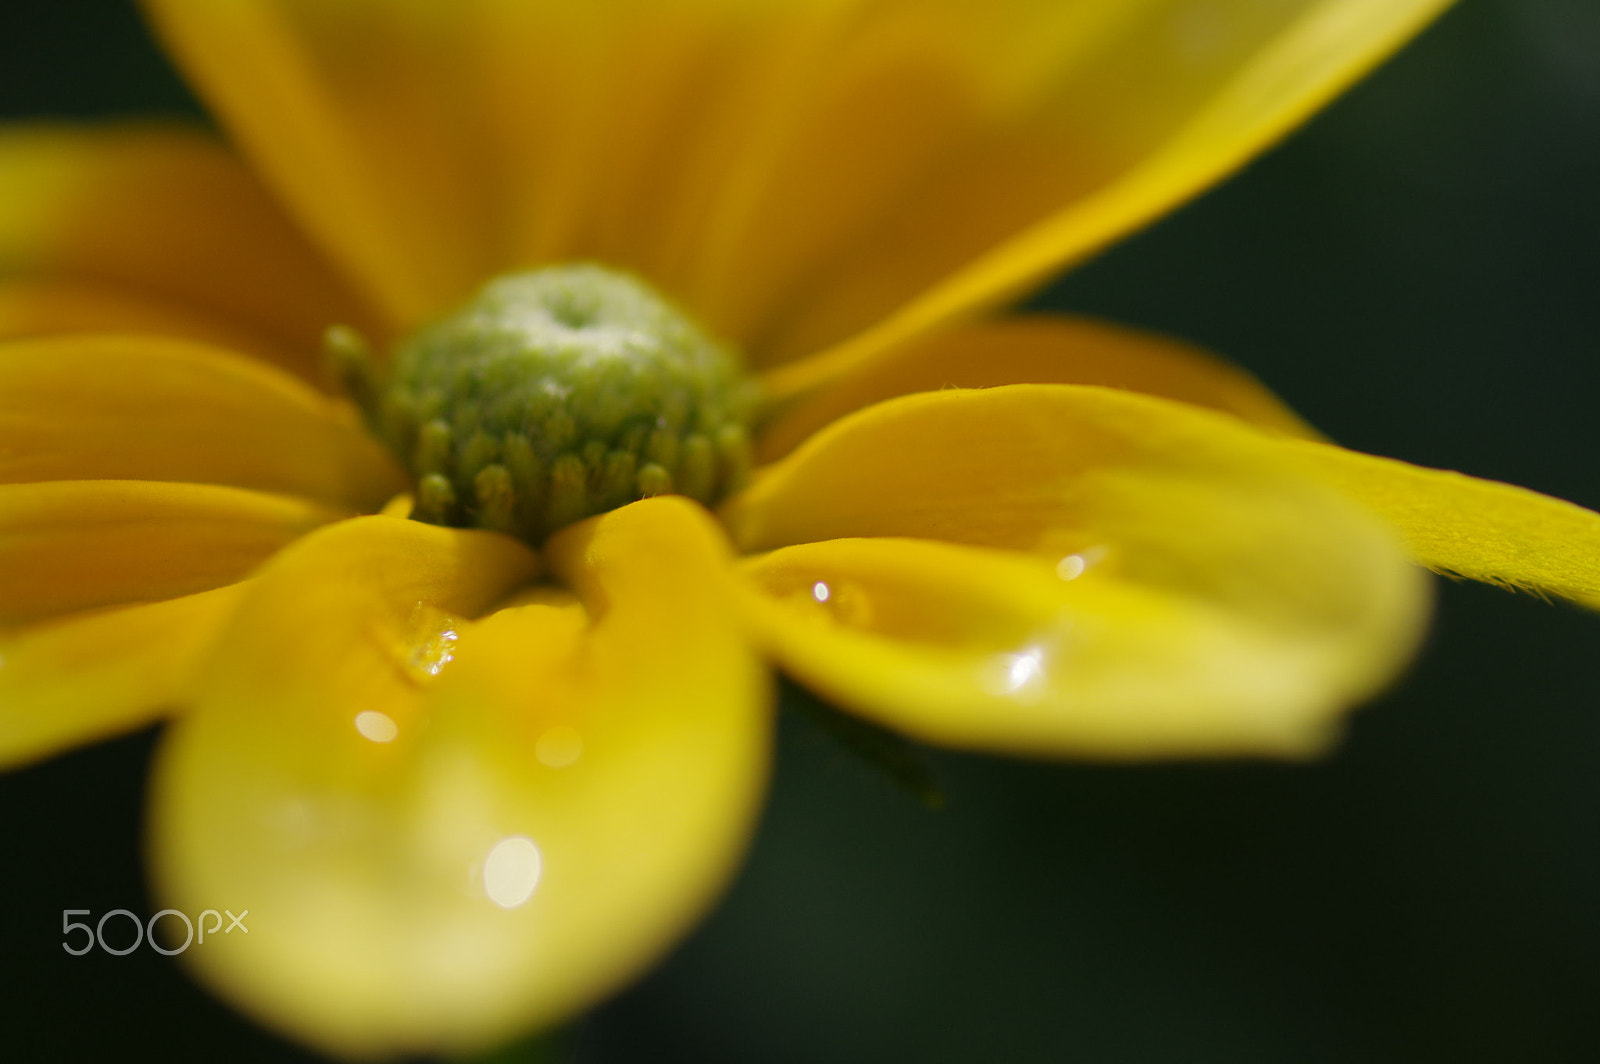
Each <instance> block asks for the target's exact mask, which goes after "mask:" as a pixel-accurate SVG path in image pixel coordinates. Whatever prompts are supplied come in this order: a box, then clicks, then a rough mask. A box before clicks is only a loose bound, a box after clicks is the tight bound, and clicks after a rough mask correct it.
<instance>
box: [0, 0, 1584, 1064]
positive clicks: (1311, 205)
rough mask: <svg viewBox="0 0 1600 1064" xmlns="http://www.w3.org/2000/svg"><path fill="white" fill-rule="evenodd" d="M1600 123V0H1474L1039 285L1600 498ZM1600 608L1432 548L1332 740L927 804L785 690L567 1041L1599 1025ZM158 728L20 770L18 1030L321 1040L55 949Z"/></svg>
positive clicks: (1534, 1035) (1002, 772)
mask: <svg viewBox="0 0 1600 1064" xmlns="http://www.w3.org/2000/svg"><path fill="white" fill-rule="evenodd" d="M0 11H3V13H0V110H3V111H4V112H6V113H8V114H10V115H14V116H25V115H34V114H41V113H47V114H69V115H93V114H103V113H111V112H123V111H128V110H134V111H141V110H152V109H161V108H171V107H183V106H186V97H185V95H184V93H183V90H182V89H181V87H180V86H179V85H178V84H177V82H176V81H175V80H174V79H173V78H172V76H171V74H170V73H168V72H166V70H165V68H164V66H163V65H162V63H161V60H160V59H159V57H158V56H157V55H156V53H155V52H154V50H153V49H152V47H151V46H150V44H149V42H148V41H147V40H146V39H145V37H144V36H143V35H142V31H141V30H140V28H139V26H138V23H137V21H136V20H135V19H134V18H133V16H132V15H131V14H130V13H129V11H128V10H127V9H126V8H125V7H124V6H123V5H122V4H119V3H112V2H109V0H73V2H71V3H63V2H61V0H42V2H37V3H19V2H18V0H7V3H6V4H5V6H4V7H3V8H0ZM187 105H188V106H192V104H187ZM1597 132H1600V4H1597V3H1595V2H1594V0H1464V2H1463V3H1462V5H1461V7H1460V8H1459V9H1458V10H1457V11H1455V12H1453V13H1452V14H1450V15H1448V16H1447V17H1446V18H1445V19H1444V20H1443V21H1442V22H1441V23H1439V24H1438V25H1437V26H1436V27H1435V28H1434V29H1432V30H1430V31H1429V32H1428V33H1427V34H1426V35H1425V36H1424V37H1423V38H1422V39H1421V40H1419V41H1418V42H1417V43H1416V44H1415V45H1414V46H1413V47H1411V48H1410V49H1408V50H1407V51H1406V52H1405V53H1404V54H1402V55H1401V56H1400V57H1399V58H1398V59H1397V60H1396V61H1394V62H1393V63H1391V64H1390V65H1388V66H1387V67H1386V68H1384V69H1383V70H1382V71H1380V72H1379V73H1378V74H1377V75H1376V76H1375V77H1373V78H1372V79H1371V80H1369V81H1368V82H1367V83H1365V84H1364V85H1363V86H1361V87H1360V88H1358V89H1357V90H1356V91H1354V92H1353V93H1351V94H1350V95H1349V96H1348V97H1347V98H1345V99H1344V100H1343V101H1342V102H1340V103H1339V104H1337V105H1336V106H1335V107H1334V108H1333V109H1332V110H1330V111H1329V112H1327V113H1326V114H1325V115H1324V116H1322V117H1321V118H1319V119H1318V120H1316V121H1315V122H1314V123H1313V124H1312V125H1311V126H1310V127H1309V128H1308V129H1307V130H1306V131H1305V132H1303V133H1302V134H1300V135H1299V136H1297V137H1296V138H1294V139H1293V140H1291V141H1290V142H1289V143H1288V144H1287V145H1286V146H1285V147H1283V148H1282V149H1280V150H1278V151H1276V152H1274V153H1273V154H1271V155H1269V156H1268V157H1267V158H1265V159H1263V160H1261V161H1260V162H1259V163H1257V164H1256V165H1255V166H1254V167H1252V168H1251V169H1250V170H1249V171H1248V172H1246V173H1245V174H1243V175H1241V176H1240V177H1238V178H1236V179H1235V180H1234V181H1232V182H1231V183H1230V184H1228V185H1227V186H1226V187H1224V188H1222V189H1220V190H1219V191H1217V192H1215V193H1213V194H1211V195H1210V196H1208V197H1206V198H1205V199H1203V200H1202V201H1201V202H1199V203H1197V204H1195V205H1193V206H1191V207H1189V208H1187V209H1186V210H1184V211H1182V212H1180V213H1179V214H1178V215H1177V216H1175V217H1173V218H1171V219H1168V220H1167V221H1165V222H1164V223H1162V224H1161V225H1159V226H1158V227H1156V228H1155V229H1154V230H1152V231H1151V232H1148V233H1146V234H1144V235H1143V236H1141V237H1139V238H1137V239H1135V240H1133V241H1131V242H1129V243H1127V244H1125V245H1123V246H1122V247H1120V248H1118V249H1116V250H1115V251H1113V252H1112V253H1110V254H1108V255H1106V256H1104V257H1103V258H1102V259H1100V260H1099V261H1097V262H1096V263H1094V264H1093V265H1091V266H1089V267H1088V268H1086V269H1083V270H1081V271H1079V272H1078V273H1076V274H1075V275H1073V276H1072V277H1070V278H1068V279H1066V280H1064V281H1063V282H1061V283H1060V284H1058V285H1057V286H1056V287H1055V288H1054V289H1052V290H1051V292H1050V293H1049V294H1048V297H1047V298H1046V300H1045V302H1046V303H1047V304H1048V305H1050V306H1056V307H1062V308H1071V309H1074V310H1088V311H1092V312H1095V313H1100V314H1104V315H1107V316H1110V317H1114V318H1120V319H1122V320H1125V321H1129V322H1134V323H1138V324H1143V325H1147V326H1155V327H1159V328H1162V329H1166V330H1169V331H1171V332H1174V333H1177V334H1179V335H1183V336H1187V337H1190V338H1193V339H1196V340H1199V341H1202V342H1204V343H1206V344H1208V345H1210V346H1212V347H1214V348H1216V349H1218V350H1221V351H1224V352H1226V353H1228V354H1229V355H1231V356H1232V357H1233V358H1235V359H1237V360H1239V361H1240V362H1242V363H1244V364H1245V365H1247V366H1249V367H1250V368H1251V369H1253V370H1254V371H1256V372H1257V373H1258V374H1260V375H1261V376H1262V377H1264V378H1265V379H1266V380H1267V381H1268V382H1269V383H1270V384H1272V385H1273V386H1274V387H1275V388H1277V389H1278V390H1279V391H1280V392H1281V393H1282V394H1283V395H1284V396H1286V397H1287V398H1288V399H1289V400H1290V402H1291V403H1293V404H1294V405H1295V406H1296V407H1298V408H1299V409H1300V410H1301V411H1302V412H1303V413H1304V414H1306V415H1307V416H1308V417H1309V418H1310V419H1311V420H1312V421H1313V422H1315V423H1316V424H1318V425H1319V426H1321V427H1322V428H1323V429H1324V430H1326V431H1328V432H1329V433H1330V434H1331V435H1333V436H1334V437H1335V438H1337V439H1339V440H1341V441H1343V442H1345V443H1347V444H1349V445H1351V446H1353V447H1356V448H1359V449H1362V450H1370V451H1375V452H1378V453H1382V454H1390V455H1395V456H1398V457H1403V458H1407V459H1411V460H1413V461H1417V462H1421V463H1425V464H1430V465H1437V466H1445V467H1451V468H1459V469H1464V470H1467V471H1470V472H1473V473H1477V474H1481V475H1485V476H1491V477H1496V478H1501V479H1506V480H1511V481H1515V482H1518V483H1521V484H1525V485H1528V486H1531V487H1534V488H1539V489H1542V490H1545V491H1549V492H1552V493H1555V494H1558V495H1562V496H1565V497H1567V498H1570V499H1573V500H1575V501H1578V502H1581V503H1585V504H1588V505H1591V506H1595V505H1600V480H1597V477H1596V463H1595V458H1596V455H1597V454H1600V446H1597V445H1600V422H1597V419H1596V417H1595V414H1594V410H1595V398H1596V394H1597V385H1600V369H1597V366H1596V363H1597V359H1596V357H1595V356H1596V352H1597V345H1600V300H1597V299H1596V298H1595V296H1596V292H1597V288H1600V286H1597V284H1596V281H1597V275H1600V269H1597V266H1596V261H1597V256H1600V199H1597V195H1596V193H1597V190H1600V137H1597V135H1596V134H1597ZM1597 646H1600V619H1597V618H1595V617H1593V616H1590V615H1586V614H1584V613H1581V612H1579V611H1577V610H1575V609H1572V608H1569V607H1564V606H1550V605H1546V604H1545V603H1543V602H1540V601H1538V600H1536V599H1533V598H1528V597H1514V596H1511V595H1506V594H1503V593H1500V592H1496V591H1492V590H1489V589H1486V588H1481V587H1476V586H1456V585H1451V586H1446V587H1443V588H1442V593H1441V597H1440V604H1439V616H1438V621H1437V624H1436V626H1435V629H1434V632H1433V635H1432V637H1431V639H1430V641H1429V644H1428V646H1427V648H1426V650H1425V652H1424V653H1423V655H1422V657H1421V659H1420V660H1419V662H1418V663H1417V665H1416V666H1415V668H1414V669H1413V670H1412V671H1411V673H1410V675H1409V676H1408V677H1407V679H1406V680H1405V681H1404V682H1402V683H1401V684H1400V685H1398V686H1397V687H1396V688H1395V689H1394V690H1393V691H1391V692H1390V693H1389V694H1388V695H1386V696H1385V697H1383V698H1382V699H1380V700H1379V701H1378V702H1376V703H1375V704H1374V705H1372V706H1370V707H1369V708H1367V709H1366V710H1364V711H1363V712H1362V713H1361V714H1359V715H1358V716H1357V717H1356V718H1355V720H1354V723H1353V726H1352V729H1351V734H1350V738H1349V741H1348V742H1347V743H1346V744H1345V746H1344V747H1343V748H1342V749H1341V750H1340V751H1339V753H1338V754H1337V755H1335V756H1334V757H1332V758H1331V759H1329V760H1327V761H1326V762H1323V763H1321V764H1318V765H1315V766H1311V767H1286V766H1281V765H1270V764H1269V765H1262V764H1221V765H1185V766H1175V767H1159V768H1115V769H1113V768H1104V767H1094V766H1076V765H1062V766H1054V765H1039V764H1019V763H1012V762H1006V761H1001V760H994V759H987V758H982V757H973V756H956V755H946V754H939V755H936V756H935V763H936V767H937V770H938V771H939V773H940V775H941V777H942V779H943V781H944V784H945V788H946V790H947V792H948V795H949V806H948V808H947V809H945V810H944V811H943V812H938V813H933V812H928V811H926V810H924V809H923V808H922V807H921V806H919V805H918V804H916V803H915V802H914V801H912V800H911V799H909V798H908V797H906V796H905V795H903V794H902V793H900V792H898V791H896V790H895V789H894V788H893V787H891V786H890V785H888V784H887V783H885V782H884V781H883V780H882V779H881V778H879V777H877V776H875V775H874V774H872V773H871V772H869V771H867V770H865V769H864V768H862V767H861V766H860V765H859V764H858V763H857V762H855V761H853V760H852V758H851V757H850V756H849V755H847V754H845V753H843V752H841V751H840V750H839V749H838V748H837V747H835V746H833V745H831V744H830V742H829V741H828V740H827V739H825V738H824V737H823V736H821V735H820V733H818V732H817V731H816V730H815V728H814V726H812V725H810V724H808V723H807V722H806V721H805V720H804V719H803V718H800V717H797V716H795V715H794V714H793V713H786V714H785V722H784V726H783V732H782V742H781V750H780V767H779V770H778V775H777V781H776V786H775V788H774V793H773V796H772V801H771V804H770V807H769V809H768V812H767V815H766V818H765V822H764V823H763V825H762V830H761V834H760V837H759V839H758V840H757V842H756V843H755V846H754V849H753V851H752V853H751V855H750V859H749V862H748V864H747V866H746V867H745V870H744V873H743V875H742V876H741V877H740V879H739V880H738V881H737V882H736V883H735V884H734V886H733V889H732V890H731V891H730V892H729V894H728V895H727V897H726V899H725V900H724V902H723V904H722V905H721V907H720V908H719V909H718V910H717V911H716V912H715V913H714V914H713V915H712V916H711V918H710V919H708V920H707V921H706V922H705V923H704V924H703V925H702V926H701V927H700V928H699V930H698V931H697V932H696V933H695V934H694V935H693V936H692V937H691V938H690V939H689V940H688V942H687V943H686V944H685V945H684V946H683V948H681V949H680V950H679V951H678V952H677V953H676V954H675V955H673V956H672V957H671V958H670V959H668V960H667V962H666V963H664V964H663V965H662V966H661V967H660V968H659V969H657V970H656V971H655V973H654V974H652V975H651V976H650V977H649V978H647V979H646V980H645V981H643V982H642V983H640V984H639V985H638V986H636V987H635V988H633V989H632V990H630V991H629V992H627V993H625V994H624V995H622V996H621V997H620V998H618V999H616V1000H615V1001H613V1002H611V1003H609V1004H607V1005H606V1006H604V1007H603V1008H601V1009H599V1010H598V1011H597V1012H596V1013H595V1014H594V1015H593V1016H592V1017H591V1018H590V1019H589V1020H588V1021H587V1022H586V1023H584V1024H583V1025H582V1027H581V1028H580V1029H579V1031H578V1033H577V1041H578V1047H577V1058H578V1059H579V1060H580V1061H582V1062H583V1064H602V1062H603V1064H611V1062H634V1061H648V1062H676V1061H684V1062H695V1064H724V1062H726V1064H744V1062H756V1061H759V1062H767V1061H771V1062H778V1064H785V1062H791V1061H793V1062H800V1061H805V1062H812V1061H828V1062H840V1064H848V1062H857V1061H860V1062H877V1061H890V1060H893V1061H901V1060H904V1061H915V1062H919V1064H942V1062H950V1064H971V1062H974V1061H1006V1062H1011V1061H1019V1062H1020V1061H1073V1062H1086V1064H1158V1062H1159V1064H1166V1062H1174V1061H1182V1062H1210V1061H1216V1062H1219V1064H1251V1062H1272V1064H1277V1062H1292V1064H1300V1062H1305V1064H1320V1062H1328V1064H1341V1062H1347V1061H1356V1060H1360V1061H1363V1062H1371V1064H1379V1062H1413V1061H1441V1062H1443V1061H1450V1062H1466V1061H1485V1062H1496V1064H1499V1062H1506V1061H1519V1062H1521V1061H1530V1062H1542V1061H1582V1060H1592V1059H1596V1054H1597V1052H1600V1008H1597V1001H1600V963H1597V958H1600V773H1597V772H1596V768H1595V766H1596V761H1597V758H1600V707H1597V706H1596V704H1595V703H1596V695H1597V694H1600V677H1597V676H1596V673H1595V668H1594V665H1593V661H1594V657H1593V654H1594V650H1595V648H1596V647H1597ZM790 697H791V698H792V697H794V696H793V693H792V692H791V695H790ZM151 742H152V737H151V736H150V735H148V734H147V735H143V736H138V737H134V738H131V739H128V740H124V741H120V742H115V743H110V744H107V745H104V746H101V747H98V748H95V749H91V750H86V751H82V752H80V753H77V754H74V755H72V756H69V757H65V758H61V759H59V760H56V761H54V762H51V763H49V764H46V765H42V766H39V767H36V768H33V769H29V770H27V771H24V772H20V773H16V774H13V775H11V776H9V777H4V778H0V872H3V874H0V882H3V887H0V890H3V895H0V949H3V960H4V965H5V970H6V977H7V982H8V984H9V985H8V987H7V989H5V990H4V992H3V996H0V1057H4V1058H5V1059H7V1060H17V1061H45V1060H51V1061H53V1060H101V1059H105V1060H113V1059H120V1060H126V1059H142V1058H153V1059H154V1058H159V1059H169V1060H195V1061H201V1060H205V1061H210V1060H229V1061H291V1060H303V1059H309V1058H307V1057H305V1056H303V1055H302V1054H301V1053H300V1052H299V1051H298V1050H296V1049H294V1048H292V1047H289V1046H287V1045H285V1044H283V1043H281V1042H279V1041H277V1040H276V1039H274V1038H273V1037H271V1036H269V1035H266V1034H263V1033H261V1032H259V1031H257V1030H256V1029H254V1028H252V1027H250V1026H249V1025H247V1024H245V1023H243V1022H242V1021H238V1020H236V1019H234V1018H232V1017H231V1015H230V1014H229V1013H227V1012H226V1011H225V1010H223V1009H222V1008H221V1007H220V1006H218V1005H216V1004H214V1003H212V1002H210V1001H209V999H207V998H206V997H205V996H204V995H203V994H202V993H200V992H199V991H198V990H196V989H195V988H193V987H192V986H191V985H190V984H189V983H188V982H187V981H186V980H185V978H184V977H183V976H182V975H181V973H180V972H178V970H177V969H176V968H175V966H173V965H172V964H171V963H170V962H167V961H164V960H163V959H162V958H160V957H158V956H156V955H154V954H152V953H150V952H149V951H147V950H141V951H139V953H138V954H136V955H133V956H130V957H126V958H115V957H108V956H104V955H101V954H98V953H97V954H93V955H91V956H88V957H84V958H71V957H67V956H65V954H63V953H62V952H61V949H60V946H59V945H58V943H59V941H60V934H59V921H60V912H61V910H62V909H63V908H68V907H71V908H92V909H93V910H94V911H95V912H96V913H97V914H98V913H100V912H103V911H105V910H107V909H111V908H117V907H125V908H130V909H133V910H135V911H138V912H149V911H153V910H154V908H155V906H153V905H151V904H150V902H149V901H148V899H147V898H145V896H144V895H143V891H142V887H141V885H140V878H139V870H138V865H137V853H136V849H137V841H136V840H137V832H138V825H139V819H140V804H141V790H142V786H143V784H142V779H143V773H144V764H145V760H146V758H147V756H148V754H149V751H150V748H151Z"/></svg>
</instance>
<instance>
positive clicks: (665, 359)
mask: <svg viewBox="0 0 1600 1064" xmlns="http://www.w3.org/2000/svg"><path fill="white" fill-rule="evenodd" d="M329 348H330V352H331V353H332V354H333V355H335V356H336V357H338V358H339V359H340V360H341V361H342V362H343V363H344V365H343V367H342V368H343V369H344V370H345V372H346V374H347V378H349V379H351V381H352V385H353V386H352V391H353V393H354V394H355V395H356V396H357V398H358V400H361V401H362V403H363V405H364V406H365V407H366V408H367V415H368V419H369V421H370V422H371V423H372V424H373V427H374V429H375V430H376V432H377V433H378V435H379V436H380V437H382V438H383V439H384V440H385V441H386V442H387V443H388V445H389V446H390V447H391V448H392V449H393V451H394V453H395V454H396V455H398V456H399V458H400V460H401V461H402V462H403V463H404V464H405V465H406V466H407V468H409V469H410V471H411V474H412V477H413V478H414V480H415V484H416V506H415V509H414V511H413V516H414V517H415V518H417V519H418V520H422V521H428V522H430V523H433V524H439V525H452V526H457V527H476V528H487V529H492V530H494V531H497V532H507V533H510V534H512V535H515V536H519V537H521V538H522V539H525V540H527V541H529V542H531V543H538V542H539V541H540V540H541V539H543V538H544V537H545V536H546V535H548V534H549V533H551V532H553V531H555V530H556V529H558V528H561V527H562V526H564V525H567V524H570V523H571V522H573V521H577V520H579V519H581V518H584V517H588V516H590V515H592V514H597V513H601V512H603V511H606V510H611V509H615V508H617V507H619V506H623V505H626V504H627V503H630V502H633V501H634V500H636V499H641V498H644V497H645V496H649V495H662V494H669V493H677V494H682V495H688V496H690V497H692V498H695V499H698V500H699V501H701V502H703V503H706V504H707V505H711V504H714V503H715V502H717V501H718V500H719V499H721V498H722V497H723V496H725V495H727V494H728V493H729V492H730V491H732V490H734V489H735V488H737V487H738V486H739V482H740V481H741V480H742V479H743V477H744V475H745V473H746V471H747V470H748V468H749V464H750V447H749V442H748V434H747V424H748V419H749V412H750V409H751V406H752V403H751V398H752V387H751V384H750V382H749V381H748V380H747V379H746V378H745V377H743V376H742V375H741V373H740V370H739V363H738V360H737V358H736V357H735V356H734V355H733V353H732V352H731V351H729V350H728V349H727V348H725V347H723V346H721V345H720V344H718V343H716V342H715V341H714V340H712V339H711V338H710V337H709V336H707V335H706V333H705V332H704V331H703V330H702V329H701V328H700V327H699V326H698V325H696V324H695V323H694V322H693V321H692V320H690V319H689V318H688V317H687V316H686V315H685V314H684V313H683V312H682V311H681V310H679V309H678V308H676V307H674V306H673V305H672V304H670V303H669V302H667V301H666V300H665V299H664V298H662V297H661V296H660V295H659V294H657V293H656V292H654V291H653V290H651V289H650V288H649V287H647V286H646V285H645V284H644V283H643V282H641V281H639V280H638V279H636V278H633V277H630V276H627V275H625V274H621V273H616V272H613V271H611V270H607V269H603V268H602V267H599V266H593V265H574V266H557V267H552V268H549V269H542V270H533V271H529V272H526V273H515V274H507V275H505V276H501V277H498V278H496V279H494V280H492V281H490V282H489V283H488V284H487V285H485V286H484V287H483V289H482V290H481V291H480V292H479V293H478V294H477V295H476V296H475V297H474V298H473V299H472V300H471V301H470V302H469V303H467V304H466V305H465V306H463V307H461V308H460V309H459V310H457V311H456V312H455V313H453V314H451V315H450V316H448V317H446V318H444V319H442V320H441V321H438V322H435V323H434V324H432V325H429V326H427V327H426V328H424V329H422V330H421V331H420V332H418V333H416V334H414V335H413V336H411V337H409V338H408V339H406V340H403V341H401V343H400V344H398V345H397V346H396V348H395V350H394V357H393V358H392V360H391V362H390V365H389V367H388V369H387V371H383V372H378V371H373V370H371V369H369V368H367V366H366V363H365V359H364V355H363V352H362V351H361V350H360V344H359V338H356V337H355V336H354V334H353V333H351V332H350V331H349V330H342V329H335V330H331V331H330V335H329ZM380 376H381V377H383V378H385V379H383V380H381V381H378V380H376V379H375V378H377V377H380Z"/></svg>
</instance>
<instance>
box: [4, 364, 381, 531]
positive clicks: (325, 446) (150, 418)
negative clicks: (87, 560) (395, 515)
mask: <svg viewBox="0 0 1600 1064" xmlns="http://www.w3.org/2000/svg"><path fill="white" fill-rule="evenodd" d="M354 420H355V419H354V417H353V416H352V415H351V414H350V412H349V411H348V410H346V409H345V408H344V407H342V406H341V405H339V404H336V403H335V402H333V401H332V400H329V399H328V398H326V397H325V396H322V395H319V394H318V393H317V392H315V391H313V390H312V389H311V388H309V387H307V386H306V385H304V384H302V383H300V382H298V381H296V380H294V379H292V378H290V377H288V376H287V375H285V374H283V373H281V372H279V371H277V370H274V369H272V368H270V367H268V366H265V365H262V364H260V363H258V362H255V361H254V360H251V359H249V358H245V357H243V356H240V355H235V354H232V353H229V352H227V351H223V350H220V349H217V348H212V347H208V346H204V345H201V344H195V343H188V342H183V341H177V340H169V339H164V338H158V337H139V336H98V335H85V336H69V337H53V338H50V339H39V340H17V341H12V342H10V343H0V483H11V482H18V481H38V480H98V479H129V480H132V479H138V480H172V481H192V482H194V483H203V484H226V485H231V486H234V487H240V488H251V489H255V490H258V491H269V492H280V493H285V494H294V495H302V496H305V497H307V498H311V499H317V500H320V501H322V502H325V503H327V504H329V505H332V506H335V507H340V508H347V509H355V510H375V509H377V508H378V507H379V506H381V505H382V504H383V502H384V500H385V499H388V498H389V497H390V496H392V495H393V494H394V493H395V492H396V491H398V490H400V487H401V485H402V483H403V481H402V478H401V473H400V472H399V470H398V469H397V468H396V466H395V464H394V462H393V460H391V459H390V458H389V457H388V456H387V454H386V453H385V452H384V451H383V449H382V448H381V447H379V446H378V444H377V443H375V442H374V441H373V439H372V438H371V437H370V436H369V435H368V434H367V433H366V432H364V431H363V430H362V429H360V428H359V427H357V426H356V425H355V424H354Z"/></svg>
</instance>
